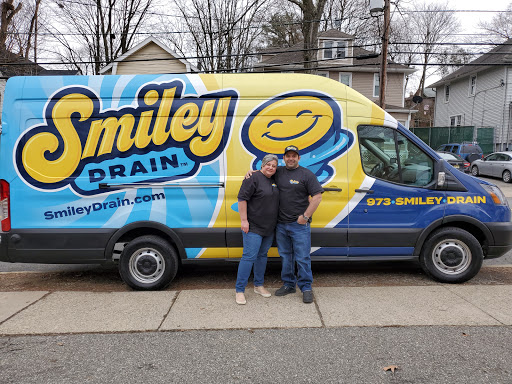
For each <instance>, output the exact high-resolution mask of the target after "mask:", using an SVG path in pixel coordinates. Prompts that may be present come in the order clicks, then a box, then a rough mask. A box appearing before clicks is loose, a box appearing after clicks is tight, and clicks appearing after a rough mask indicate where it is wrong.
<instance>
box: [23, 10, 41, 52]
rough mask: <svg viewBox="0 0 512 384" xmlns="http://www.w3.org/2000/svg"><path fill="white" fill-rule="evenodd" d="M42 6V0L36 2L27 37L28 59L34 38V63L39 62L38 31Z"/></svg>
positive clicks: (26, 50)
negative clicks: (40, 7)
mask: <svg viewBox="0 0 512 384" xmlns="http://www.w3.org/2000/svg"><path fill="white" fill-rule="evenodd" d="M40 4H41V0H35V7H34V12H33V13H32V17H31V19H30V27H29V30H28V35H27V40H26V41H27V46H26V47H25V58H28V55H29V52H30V47H31V40H32V37H33V39H34V61H35V62H37V30H38V25H37V24H38V16H39V5H40Z"/></svg>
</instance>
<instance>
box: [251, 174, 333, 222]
mask: <svg viewBox="0 0 512 384" xmlns="http://www.w3.org/2000/svg"><path fill="white" fill-rule="evenodd" d="M257 173H258V172H257ZM274 177H275V179H276V182H277V186H278V187H279V217H278V221H279V222H280V223H292V222H294V221H297V219H298V218H299V216H300V215H302V214H303V213H304V212H305V211H306V209H307V208H308V206H309V199H308V196H314V195H317V194H319V193H322V192H323V191H324V190H323V188H322V186H321V185H320V183H319V182H318V179H317V178H316V176H315V175H314V173H313V172H311V171H310V170H309V169H307V168H304V167H301V166H298V167H297V168H295V169H288V168H286V167H277V171H276V173H275V175H274ZM251 178H252V177H251Z"/></svg>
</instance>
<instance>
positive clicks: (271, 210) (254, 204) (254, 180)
mask: <svg viewBox="0 0 512 384" xmlns="http://www.w3.org/2000/svg"><path fill="white" fill-rule="evenodd" d="M277 160H278V159H277V156H276V155H266V156H265V157H264V158H263V160H262V161H261V172H255V173H254V174H253V175H252V177H251V178H249V179H245V180H244V181H243V182H242V186H241V187H240V191H239V192H238V212H239V213H240V220H241V221H242V231H243V233H242V236H243V239H244V253H243V255H242V259H241V260H240V264H239V265H238V276H237V279H236V297H235V300H236V303H237V304H240V305H243V304H245V303H246V300H245V294H244V292H245V287H246V286H247V282H248V280H249V276H250V274H251V270H253V269H254V293H257V294H258V295H261V296H263V297H270V296H271V294H270V292H269V291H267V290H266V289H265V287H263V280H264V276H265V268H266V266H267V252H268V250H269V248H270V246H271V245H272V240H274V230H275V227H276V223H277V214H278V211H279V190H278V189H277V185H276V184H275V182H274V179H273V178H272V176H273V175H274V174H275V173H276V169H277Z"/></svg>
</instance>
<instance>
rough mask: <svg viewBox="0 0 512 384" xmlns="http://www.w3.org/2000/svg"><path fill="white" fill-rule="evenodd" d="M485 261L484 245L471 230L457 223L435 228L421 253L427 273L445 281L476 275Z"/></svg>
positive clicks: (460, 279) (455, 281)
mask: <svg viewBox="0 0 512 384" xmlns="http://www.w3.org/2000/svg"><path fill="white" fill-rule="evenodd" d="M483 261H484V255H483V251H482V246H481V245H480V243H479V242H478V240H477V239H476V238H475V237H474V236H473V235H472V234H471V233H469V232H467V231H465V230H463V229H460V228H455V227H446V228H440V229H438V230H436V231H434V232H433V233H432V234H431V235H430V236H429V238H428V239H427V241H425V244H423V249H422V250H421V254H420V264H421V267H422V268H423V270H424V271H425V273H427V274H428V275H430V276H431V277H433V278H434V279H436V280H438V281H440V282H442V283H463V282H465V281H468V280H469V279H471V278H473V277H474V276H475V275H476V274H477V273H478V271H480V268H481V267H482V263H483Z"/></svg>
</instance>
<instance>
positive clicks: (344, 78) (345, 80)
mask: <svg viewBox="0 0 512 384" xmlns="http://www.w3.org/2000/svg"><path fill="white" fill-rule="evenodd" d="M340 83H342V84H345V85H348V86H349V87H351V86H352V74H351V73H343V72H340Z"/></svg>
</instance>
